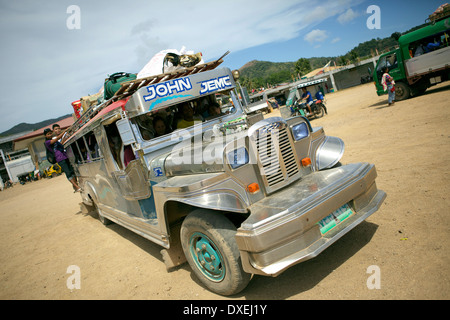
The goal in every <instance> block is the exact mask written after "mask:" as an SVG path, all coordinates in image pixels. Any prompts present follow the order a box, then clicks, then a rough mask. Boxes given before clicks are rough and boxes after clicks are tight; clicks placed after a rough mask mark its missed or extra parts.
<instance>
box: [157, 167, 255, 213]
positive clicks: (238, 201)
mask: <svg viewBox="0 0 450 320" xmlns="http://www.w3.org/2000/svg"><path fill="white" fill-rule="evenodd" d="M188 179H189V181H187V180H186V177H185V178H184V179H180V178H179V177H173V178H170V179H168V180H165V181H163V182H161V183H158V184H156V185H155V186H154V188H153V191H154V195H155V204H156V210H157V211H158V210H159V211H158V212H164V211H163V210H164V204H165V203H166V202H167V201H177V202H181V203H185V204H189V205H191V206H194V207H198V208H205V209H214V210H221V211H222V210H226V211H230V212H239V213H246V212H247V208H248V206H249V205H250V203H249V202H250V201H249V199H248V197H247V193H246V191H245V189H244V188H243V187H242V186H241V185H239V184H238V183H237V182H236V181H234V180H233V179H231V178H230V177H229V176H227V175H226V174H224V173H223V172H221V173H209V174H201V175H191V176H189V177H188Z"/></svg>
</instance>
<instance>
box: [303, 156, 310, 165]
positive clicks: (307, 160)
mask: <svg viewBox="0 0 450 320" xmlns="http://www.w3.org/2000/svg"><path fill="white" fill-rule="evenodd" d="M309 165H311V158H303V159H302V166H304V167H307V166H309Z"/></svg>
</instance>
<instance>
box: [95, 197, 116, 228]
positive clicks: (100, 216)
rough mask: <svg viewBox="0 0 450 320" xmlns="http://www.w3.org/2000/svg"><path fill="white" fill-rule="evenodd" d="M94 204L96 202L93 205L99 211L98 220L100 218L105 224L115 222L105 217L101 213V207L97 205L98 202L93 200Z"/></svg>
mask: <svg viewBox="0 0 450 320" xmlns="http://www.w3.org/2000/svg"><path fill="white" fill-rule="evenodd" d="M93 204H94V206H93V207H94V210H95V211H96V212H97V216H98V220H99V221H100V222H101V223H102V224H103V225H104V226H107V225H110V224H113V222H112V221H111V220H109V219H107V218H105V217H104V216H103V215H102V214H101V212H100V209H99V208H98V207H97V204H96V203H95V202H93Z"/></svg>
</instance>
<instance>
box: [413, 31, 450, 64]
mask: <svg viewBox="0 0 450 320" xmlns="http://www.w3.org/2000/svg"><path fill="white" fill-rule="evenodd" d="M447 31H448V30H447ZM447 45H448V35H447V32H445V31H444V32H440V33H437V34H434V35H432V36H430V37H427V38H425V39H422V40H420V41H416V42H413V43H411V44H410V45H409V54H410V56H411V58H412V57H418V56H421V55H423V54H427V53H429V52H432V51H434V50H438V49H440V48H443V47H445V46H447Z"/></svg>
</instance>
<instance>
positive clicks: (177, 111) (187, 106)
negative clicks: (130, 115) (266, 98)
mask: <svg viewBox="0 0 450 320" xmlns="http://www.w3.org/2000/svg"><path fill="white" fill-rule="evenodd" d="M235 112H236V108H235V107H234V105H233V101H232V99H231V95H230V91H228V92H222V93H218V94H210V95H206V96H202V97H199V98H197V99H194V100H190V101H185V102H182V103H179V104H175V105H172V106H169V107H167V108H165V109H159V110H158V111H153V112H148V113H146V114H142V115H139V116H137V117H135V118H134V119H133V122H134V123H135V124H136V125H137V127H138V128H139V131H140V133H141V137H142V139H143V140H151V139H154V138H157V137H161V136H164V135H166V134H170V133H172V132H173V131H175V130H179V129H186V128H189V127H192V126H194V125H196V124H199V123H202V122H207V121H211V120H214V119H217V118H220V117H222V116H225V115H228V114H232V113H235Z"/></svg>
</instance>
